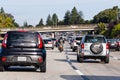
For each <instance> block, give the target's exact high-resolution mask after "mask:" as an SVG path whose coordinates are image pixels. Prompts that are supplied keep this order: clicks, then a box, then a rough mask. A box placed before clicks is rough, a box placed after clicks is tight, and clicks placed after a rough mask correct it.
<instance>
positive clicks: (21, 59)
mask: <svg viewBox="0 0 120 80" xmlns="http://www.w3.org/2000/svg"><path fill="white" fill-rule="evenodd" d="M26 60H27V59H26V57H18V61H26Z"/></svg>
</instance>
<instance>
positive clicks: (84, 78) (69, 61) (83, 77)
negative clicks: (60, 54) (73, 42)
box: [65, 47, 90, 80]
mask: <svg viewBox="0 0 120 80" xmlns="http://www.w3.org/2000/svg"><path fill="white" fill-rule="evenodd" d="M65 55H66V59H67V62H68V63H69V64H70V66H71V67H72V68H73V70H74V71H75V72H76V73H77V74H78V75H80V76H81V77H82V79H83V80H90V79H89V78H88V77H87V76H85V75H84V74H83V73H82V72H81V71H80V70H78V69H77V68H76V67H75V66H74V65H73V64H72V62H71V60H70V58H69V57H68V53H67V47H66V50H65Z"/></svg>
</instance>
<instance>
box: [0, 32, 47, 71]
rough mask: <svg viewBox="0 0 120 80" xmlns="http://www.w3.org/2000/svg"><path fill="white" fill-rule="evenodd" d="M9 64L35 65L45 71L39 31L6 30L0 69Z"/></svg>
mask: <svg viewBox="0 0 120 80" xmlns="http://www.w3.org/2000/svg"><path fill="white" fill-rule="evenodd" d="M10 66H35V67H36V69H40V71H41V72H46V50H45V47H44V43H43V40H42V38H41V35H40V33H38V32H33V31H24V30H20V31H8V32H7V33H6V34H5V36H4V40H3V42H2V51H1V54H0V71H4V70H6V69H8V67H10Z"/></svg>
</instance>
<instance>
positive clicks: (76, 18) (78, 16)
mask: <svg viewBox="0 0 120 80" xmlns="http://www.w3.org/2000/svg"><path fill="white" fill-rule="evenodd" d="M83 21H84V19H83V13H82V11H79V12H78V11H77V9H76V7H74V8H73V9H72V11H71V14H70V24H81V23H83Z"/></svg>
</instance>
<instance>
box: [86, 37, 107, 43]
mask: <svg viewBox="0 0 120 80" xmlns="http://www.w3.org/2000/svg"><path fill="white" fill-rule="evenodd" d="M85 42H86V43H94V42H100V43H105V42H106V41H105V38H104V37H100V36H86V38H85Z"/></svg>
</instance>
